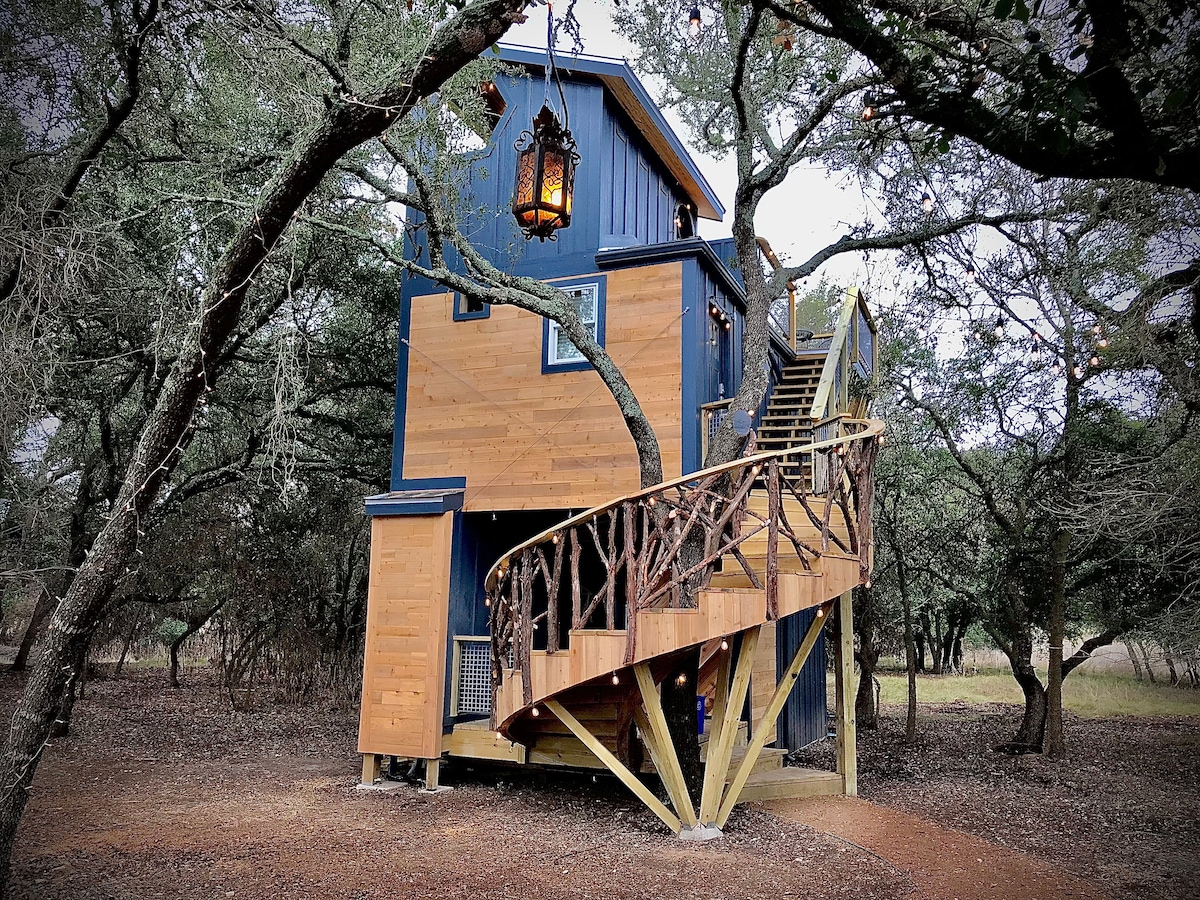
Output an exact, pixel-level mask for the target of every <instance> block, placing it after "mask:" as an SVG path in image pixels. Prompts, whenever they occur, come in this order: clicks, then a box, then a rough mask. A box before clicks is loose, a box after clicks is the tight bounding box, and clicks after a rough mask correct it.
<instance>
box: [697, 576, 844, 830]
mask: <svg viewBox="0 0 1200 900" xmlns="http://www.w3.org/2000/svg"><path fill="white" fill-rule="evenodd" d="M832 608H833V601H832V600H830V601H828V602H827V603H824V604H822V605H821V606H820V607H819V608H818V609H817V617H816V618H815V619H814V620H813V623H812V625H810V626H809V628H808V633H807V634H805V635H804V640H803V641H801V642H800V646H799V647H797V648H796V655H795V656H793V657H792V661H791V663H790V664H789V665H788V667H787V670H786V671H785V672H784V673H783V675H782V676H781V677H780V679H779V684H778V685H777V686H776V688H775V693H774V694H772V695H771V700H770V702H768V703H767V708H766V709H765V710H763V714H762V719H761V720H760V721H759V723H758V727H757V728H755V729H754V734H753V736H752V737H751V738H750V743H749V745H748V746H747V747H746V755H745V756H743V757H742V764H741V765H740V766H738V770H737V774H736V775H734V776H733V780H732V781H731V782H729V788H728V790H726V791H725V799H724V801H723V802H722V803H721V811H720V812H719V813H717V818H716V826H717V827H718V828H724V827H725V822H726V821H727V820H728V819H729V814H730V813H731V812H733V807H734V805H735V804H736V803H737V801H738V797H739V796H741V793H742V788H744V787H745V786H746V780H747V779H748V778H749V777H750V773H751V772H753V771H754V764H755V763H756V762H758V756H759V754H760V753H762V748H763V745H764V744H766V742H767V735H768V734H770V733H771V727H772V726H773V725H774V724H775V720H776V719H778V718H779V713H780V712H782V711H783V704H784V703H785V702H787V698H788V694H790V693H791V692H792V687H793V686H794V685H795V683H796V679H797V678H799V677H800V670H801V669H802V668H804V663H805V662H806V661H807V660H808V655H809V654H810V653H811V652H812V648H813V646H814V645H815V644H816V643H817V638H818V637H820V635H821V629H822V628H824V627H825V620H826V619H828V618H829V611H830V610H831V609H832ZM739 665H740V663H739Z"/></svg>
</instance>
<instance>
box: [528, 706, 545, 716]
mask: <svg viewBox="0 0 1200 900" xmlns="http://www.w3.org/2000/svg"><path fill="white" fill-rule="evenodd" d="M541 714H542V711H541V710H540V709H538V708H537V707H536V706H535V707H534V708H533V709H532V710H531V711H530V715H532V716H533V717H534V718H535V719H536V718H537V717H538V716H540V715H541Z"/></svg>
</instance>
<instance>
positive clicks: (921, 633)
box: [914, 628, 925, 673]
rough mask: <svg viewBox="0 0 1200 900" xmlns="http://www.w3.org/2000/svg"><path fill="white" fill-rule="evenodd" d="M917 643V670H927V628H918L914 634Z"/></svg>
mask: <svg viewBox="0 0 1200 900" xmlns="http://www.w3.org/2000/svg"><path fill="white" fill-rule="evenodd" d="M914 640H915V641H916V644H917V671H918V672H922V673H923V672H924V671H925V629H923V628H918V629H917V632H916V634H915V635H914Z"/></svg>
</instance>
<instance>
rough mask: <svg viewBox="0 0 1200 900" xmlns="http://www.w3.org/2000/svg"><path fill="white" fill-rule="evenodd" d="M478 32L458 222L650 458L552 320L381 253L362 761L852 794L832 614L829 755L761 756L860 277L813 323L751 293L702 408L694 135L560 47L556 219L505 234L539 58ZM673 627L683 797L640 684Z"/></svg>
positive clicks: (711, 328)
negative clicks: (565, 155)
mask: <svg viewBox="0 0 1200 900" xmlns="http://www.w3.org/2000/svg"><path fill="white" fill-rule="evenodd" d="M499 56H500V59H501V61H502V62H504V63H507V64H508V65H507V66H506V67H505V73H504V74H498V75H497V76H496V78H495V81H494V82H489V83H488V84H487V85H485V86H484V88H483V90H485V91H486V92H487V93H488V94H489V97H488V107H489V110H490V111H491V113H492V115H491V117H490V124H491V129H492V130H491V134H490V135H489V136H488V140H487V147H486V149H484V150H481V151H480V152H478V153H477V154H475V155H474V156H473V157H472V159H471V161H470V162H469V165H470V171H471V179H470V185H469V191H470V197H469V202H470V203H471V204H472V207H473V208H474V209H476V210H485V211H488V210H490V211H491V212H486V213H484V214H478V213H476V214H475V215H474V216H473V218H472V221H471V228H472V239H473V242H474V243H475V245H476V246H477V247H481V248H488V249H486V250H485V252H486V253H487V254H489V255H490V256H491V258H492V260H493V261H494V262H495V263H496V264H497V265H498V266H500V267H501V268H502V269H505V270H507V271H511V272H514V273H517V274H524V275H531V276H534V277H536V278H538V279H540V280H543V281H545V282H549V283H551V284H554V285H556V286H558V287H560V288H562V289H563V290H564V291H566V292H568V294H569V295H570V296H571V297H572V298H573V300H574V302H575V303H576V305H577V308H578V310H579V313H580V317H581V319H582V320H583V322H584V323H585V324H586V326H587V327H588V328H589V329H590V330H591V332H592V334H593V335H594V336H595V338H596V340H597V341H598V342H599V343H600V344H601V345H603V346H604V347H605V349H606V350H607V352H608V354H609V355H610V356H611V357H612V359H613V360H614V361H615V362H616V364H617V365H618V366H620V368H621V370H622V371H623V373H624V375H625V377H626V379H627V380H628V382H629V384H630V386H631V387H632V389H633V391H634V392H635V394H636V395H637V397H638V399H639V400H640V402H641V405H642V408H643V409H644V410H645V412H646V414H647V415H648V417H649V419H650V421H651V423H652V424H653V426H654V429H655V431H656V433H657V436H658V441H659V444H660V447H661V451H662V460H663V466H664V472H665V477H666V478H667V480H666V481H664V482H663V483H661V484H657V485H654V486H652V487H650V488H646V489H643V488H641V487H640V483H639V470H638V458H637V454H636V451H635V447H634V443H633V441H632V439H631V438H630V436H629V433H628V431H627V430H626V425H625V422H624V420H623V419H622V416H621V415H620V413H619V411H618V408H617V405H616V402H615V401H614V400H613V398H612V396H611V395H610V394H609V392H608V390H607V389H606V388H605V387H604V385H603V384H602V383H601V380H600V378H599V376H598V375H597V374H596V372H595V371H594V370H593V369H592V367H591V366H590V365H589V364H588V363H587V362H586V360H584V359H583V356H582V354H581V353H580V352H579V351H578V350H577V349H576V348H575V346H574V345H573V344H572V343H571V342H570V340H568V339H567V338H566V336H565V335H564V334H563V333H562V332H561V330H560V329H559V326H558V325H556V324H555V323H553V322H550V321H547V320H544V319H542V318H539V317H538V316H536V315H534V314H532V313H529V312H525V311H522V310H519V309H516V308H515V307H511V306H500V305H497V306H489V305H486V304H473V303H472V302H471V301H470V300H468V299H466V298H464V297H462V296H460V295H457V294H455V293H453V292H447V291H446V290H445V289H444V288H441V287H439V286H438V285H436V284H433V283H430V282H427V281H423V280H421V279H419V278H411V279H408V280H406V282H405V285H404V290H403V300H402V309H401V314H400V335H399V344H398V347H399V352H398V354H397V380H396V384H397V388H396V416H395V437H394V455H393V464H392V476H391V490H390V491H389V492H388V493H387V494H384V495H381V496H376V497H371V498H368V500H367V502H366V508H367V513H368V515H369V516H371V520H372V532H371V561H370V586H369V598H368V610H367V624H366V650H365V659H364V666H363V689H362V708H361V719H360V726H359V744H358V749H359V751H360V752H361V753H362V754H363V758H364V764H363V778H364V781H365V782H370V781H373V780H374V779H376V778H377V777H378V775H379V771H380V763H381V759H382V757H385V756H392V757H401V758H405V759H411V760H426V761H427V763H426V768H425V771H426V781H427V786H428V787H430V788H433V787H435V786H436V783H437V773H438V762H439V761H440V760H442V759H443V758H445V757H450V758H462V759H485V760H496V761H502V762H504V763H507V764H511V765H514V766H568V767H574V768H583V769H587V768H595V769H599V768H607V769H609V770H611V771H612V772H613V773H614V774H615V775H616V776H617V777H618V778H620V779H621V781H623V782H624V783H625V784H626V785H627V786H628V787H629V788H630V789H631V790H633V791H634V792H635V793H636V794H637V795H638V796H639V797H640V798H641V799H642V800H643V801H644V802H645V803H646V804H647V806H649V807H650V808H651V809H652V810H653V811H654V812H655V813H656V814H657V815H658V816H659V817H660V818H661V819H662V820H663V822H664V823H666V824H667V825H668V827H670V828H671V829H672V830H674V831H677V832H678V831H681V830H684V829H689V828H694V827H696V826H697V825H713V826H718V827H720V826H722V825H723V824H724V823H725V820H726V819H727V817H728V816H729V813H730V810H731V809H732V808H733V806H734V805H735V804H736V803H737V802H740V801H743V800H749V799H754V798H772V797H787V796H812V795H818V794H839V793H846V794H853V793H854V792H855V762H854V759H855V757H854V720H853V702H852V700H848V699H847V698H852V697H853V683H852V673H853V661H852V647H851V643H850V640H851V636H850V630H849V629H842V630H841V632H840V633H841V638H840V640H833V641H831V642H830V643H831V647H830V652H831V653H832V655H833V656H834V658H835V662H836V664H835V666H834V669H835V673H836V677H835V684H836V691H835V694H836V696H835V704H834V705H835V710H836V715H835V716H834V719H835V722H836V726H837V735H838V742H839V753H838V760H839V769H838V772H836V773H832V772H817V771H811V770H805V769H799V768H784V767H783V765H782V758H783V756H784V755H785V754H786V753H787V752H788V751H789V750H793V749H796V748H799V747H802V746H804V745H806V744H808V743H810V742H812V741H814V740H817V739H820V738H823V737H825V736H826V734H827V732H828V719H827V700H826V670H827V660H826V653H827V650H826V641H825V631H824V625H825V623H826V622H827V621H829V619H830V618H831V617H832V614H833V613H835V612H837V611H838V610H840V615H841V616H842V617H843V618H847V617H848V616H849V614H850V597H851V594H850V592H851V589H852V588H853V587H854V586H855V585H856V584H859V583H860V582H863V581H865V580H866V579H867V577H868V573H869V571H870V555H871V528H870V516H869V510H870V485H871V470H872V463H873V459H874V454H875V450H876V447H877V445H878V439H879V436H880V433H881V429H882V425H881V423H879V422H877V421H873V420H870V419H868V418H866V406H865V397H864V395H863V394H862V392H861V388H860V387H856V386H861V385H864V384H865V383H866V382H867V380H869V378H870V376H871V373H872V371H873V368H874V362H875V346H874V338H875V329H874V324H873V322H872V319H871V316H870V314H869V312H868V310H867V307H866V303H865V301H864V299H863V297H862V296H861V295H860V294H859V292H858V291H857V290H854V289H850V290H849V291H847V293H846V299H845V302H844V304H843V306H842V309H841V314H840V318H839V320H838V321H837V325H836V329H835V330H834V331H833V332H832V333H826V334H818V335H812V334H811V333H810V332H807V331H802V330H801V329H800V328H799V324H798V323H796V322H795V321H794V318H795V316H794V312H793V313H792V315H791V316H790V318H791V319H792V321H790V322H774V321H772V325H771V336H770V341H771V346H770V352H771V371H770V390H769V391H768V395H767V398H766V400H765V401H764V403H763V404H762V406H761V408H759V409H756V410H744V411H734V410H731V409H730V401H729V399H728V398H729V397H731V396H733V394H734V393H735V391H736V389H737V386H738V383H739V380H740V376H741V371H742V333H743V327H744V322H745V317H744V313H745V300H744V293H743V290H742V286H741V281H740V279H739V277H738V276H737V274H736V273H735V271H733V269H732V267H731V265H730V260H731V257H732V247H731V242H729V241H715V242H708V241H705V240H702V239H700V238H698V237H696V236H695V217H696V216H699V217H700V218H706V219H710V220H719V219H720V218H721V216H722V215H723V213H724V210H723V209H722V207H721V204H720V202H719V200H718V199H717V197H716V196H715V194H714V193H713V190H712V188H711V187H710V186H709V185H708V184H707V182H706V181H705V179H704V177H703V176H702V175H701V173H700V171H699V169H698V168H697V167H696V164H695V162H694V161H693V160H692V159H691V158H690V157H689V155H688V153H687V152H686V150H685V149H684V147H683V145H682V144H681V143H680V141H679V139H678V138H677V137H676V136H675V135H674V133H673V132H672V131H671V129H670V127H669V126H668V125H667V123H666V121H665V120H664V119H663V117H662V114H661V112H660V111H659V110H658V109H657V108H656V106H655V105H654V104H653V102H651V100H650V98H649V96H648V95H647V93H646V91H645V89H644V88H643V87H642V85H641V84H640V83H639V82H638V80H637V79H636V78H635V77H634V75H633V73H632V71H631V70H630V69H629V67H628V66H627V65H626V64H624V63H623V62H620V61H616V60H610V59H601V58H596V57H586V56H582V57H576V58H572V59H570V60H569V61H568V62H567V63H566V64H565V68H566V69H567V71H563V72H562V73H561V74H562V88H563V97H564V98H565V101H566V104H567V106H568V108H569V110H570V123H571V129H572V131H573V132H574V136H575V139H576V141H577V143H578V146H579V150H580V157H581V158H580V160H579V162H578V166H577V170H576V172H575V185H574V188H575V189H574V198H573V209H572V210H571V223H570V227H569V228H565V229H561V230H559V231H558V233H557V235H556V238H557V239H556V240H553V241H545V242H542V241H526V240H523V239H522V237H521V235H520V233H519V232H518V230H517V223H516V222H515V221H514V219H513V216H512V215H511V214H510V212H509V208H510V206H511V205H512V197H513V194H512V184H513V181H512V179H511V175H510V173H512V172H514V171H516V166H517V153H518V151H517V150H516V149H515V148H514V145H515V144H516V143H517V141H518V136H519V135H520V133H521V132H522V131H523V130H525V129H527V128H528V127H529V123H530V121H531V119H532V118H533V116H534V115H535V114H536V113H537V112H538V108H539V107H540V106H541V99H540V96H539V95H540V93H541V90H542V79H543V69H542V66H543V65H544V62H543V59H544V57H543V55H542V54H541V53H540V52H534V51H529V50H524V49H515V48H503V49H501V50H500V51H499ZM535 98H536V99H535ZM414 252H421V251H420V248H418V249H417V250H416V251H414ZM787 306H790V307H791V309H792V310H794V308H795V307H794V305H792V304H787ZM781 318H789V317H788V316H787V315H786V313H785V315H784V316H783V317H781ZM727 416H731V417H733V419H734V420H735V421H736V420H740V421H741V422H742V423H743V428H742V430H743V431H745V430H746V429H747V428H748V427H749V428H752V431H751V433H750V435H748V440H749V441H750V443H749V446H748V452H747V455H744V456H743V457H741V458H739V459H737V460H735V461H733V462H731V463H728V464H725V465H721V466H717V467H715V468H708V469H704V468H702V461H703V459H704V456H705V451H706V446H707V441H708V439H709V437H710V436H711V435H713V434H715V433H716V430H717V429H718V428H719V427H720V425H721V424H722V422H723V421H724V420H725V417H727ZM697 648H699V658H700V669H699V677H698V680H697V683H696V684H695V692H696V695H697V716H696V728H697V731H698V733H699V734H698V740H699V741H700V743H701V752H702V758H703V759H704V767H705V768H704V772H705V774H704V784H703V793H702V796H700V797H697V798H693V797H690V796H689V794H688V791H687V790H686V788H685V787H684V783H683V776H682V773H681V767H680V764H679V761H678V753H677V749H676V747H675V745H674V744H673V742H672V739H671V735H670V734H669V733H668V728H667V724H666V720H665V717H664V714H663V709H662V704H661V699H660V691H661V682H662V680H663V678H664V677H665V673H667V672H668V671H670V670H671V669H672V668H673V666H674V664H675V662H676V661H677V659H678V658H679V656H680V655H681V654H683V653H685V652H692V653H694V652H696V649H697ZM650 773H653V775H655V776H657V778H658V779H660V780H661V783H662V786H663V788H664V789H665V793H666V795H667V797H668V798H669V799H668V802H666V803H664V802H663V801H662V800H660V799H659V796H658V795H657V794H655V793H654V792H652V791H651V790H650V789H649V788H647V787H646V783H647V781H648V782H649V783H650V784H653V783H654V781H653V778H652V777H651V778H648V777H647V776H648V775H649V774H650ZM696 800H698V801H699V802H698V805H697V803H696V802H694V801H696Z"/></svg>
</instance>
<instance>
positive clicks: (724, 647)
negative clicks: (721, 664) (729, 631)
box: [721, 638, 729, 650]
mask: <svg viewBox="0 0 1200 900" xmlns="http://www.w3.org/2000/svg"><path fill="white" fill-rule="evenodd" d="M721 649H722V650H728V649H729V640H728V638H721Z"/></svg>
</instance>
